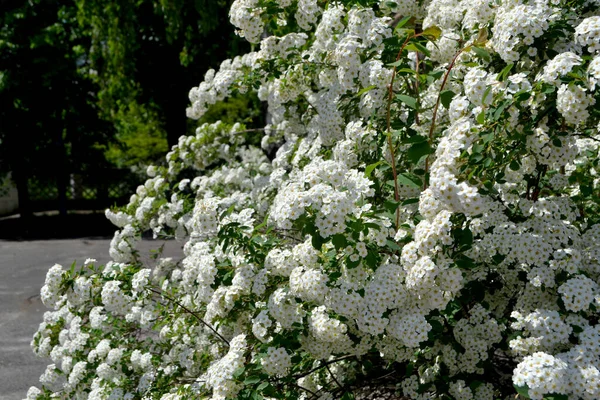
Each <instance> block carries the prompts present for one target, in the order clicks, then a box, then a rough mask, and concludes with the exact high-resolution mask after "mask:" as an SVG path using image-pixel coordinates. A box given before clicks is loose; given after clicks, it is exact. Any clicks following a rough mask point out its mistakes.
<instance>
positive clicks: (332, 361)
mask: <svg viewBox="0 0 600 400" xmlns="http://www.w3.org/2000/svg"><path fill="white" fill-rule="evenodd" d="M354 357H355V355H354V354H350V355H347V356H343V357H340V358H336V359H335V360H330V361H326V362H324V363H323V364H321V365H319V366H318V367H314V368H313V369H311V370H309V371H307V372H304V373H302V374H298V375H294V376H293V378H294V379H300V378H304V377H305V376H307V375H310V374H312V373H313V372H315V371H318V370H320V369H321V368H325V367H327V366H328V365H330V364H335V363H337V362H340V361H344V360H347V359H349V358H354Z"/></svg>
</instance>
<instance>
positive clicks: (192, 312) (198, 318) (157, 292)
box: [148, 287, 229, 346]
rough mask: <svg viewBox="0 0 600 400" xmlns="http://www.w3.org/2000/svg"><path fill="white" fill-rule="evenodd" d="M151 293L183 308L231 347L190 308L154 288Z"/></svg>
mask: <svg viewBox="0 0 600 400" xmlns="http://www.w3.org/2000/svg"><path fill="white" fill-rule="evenodd" d="M148 290H149V291H151V292H152V293H156V294H158V295H159V296H162V297H164V298H165V299H167V300H169V301H170V302H172V303H175V304H177V305H178V306H179V307H181V308H183V309H184V310H185V311H186V312H187V313H188V314H190V315H192V316H194V317H195V318H196V319H197V320H198V321H200V322H201V323H202V324H203V325H204V326H206V327H207V328H208V329H210V330H211V331H213V332H214V334H215V335H217V336H218V337H219V339H221V340H222V341H223V342H225V344H226V345H227V346H229V342H228V341H227V339H225V338H224V337H223V336H222V335H221V334H220V333H219V332H217V330H216V329H215V328H213V327H212V326H211V325H210V324H209V323H207V322H205V321H204V320H203V319H202V318H200V316H199V315H198V314H197V313H195V312H194V311H192V310H190V309H189V308H187V307H186V306H184V305H183V304H181V303H180V302H178V301H177V300H175V299H174V298H172V297H169V296H168V295H166V294H165V293H164V292H161V291H158V290H156V289H154V288H150V287H149V288H148Z"/></svg>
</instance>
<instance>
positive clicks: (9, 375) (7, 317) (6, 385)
mask: <svg viewBox="0 0 600 400" xmlns="http://www.w3.org/2000/svg"><path fill="white" fill-rule="evenodd" d="M109 243H110V240H107V239H70V240H39V241H28V242H11V241H0V400H19V399H23V398H24V397H25V395H26V393H27V389H29V387H30V386H32V385H37V383H38V379H39V376H40V375H41V374H42V373H43V372H44V370H45V369H46V365H47V364H48V363H49V362H51V361H50V360H45V359H39V358H37V357H36V356H35V355H34V354H33V352H32V351H31V349H30V347H29V343H30V342H31V339H32V337H33V334H34V333H35V331H36V330H37V328H38V326H39V324H40V322H42V319H43V314H44V312H45V311H46V308H45V307H44V305H43V304H42V303H41V301H40V297H39V293H40V288H41V287H42V286H43V285H44V279H45V277H46V271H47V270H48V269H49V268H50V267H51V266H52V265H54V264H57V263H58V264H61V265H63V266H64V267H68V266H70V265H71V264H72V263H73V261H75V260H76V261H77V263H78V264H79V265H81V264H83V262H84V261H85V259H86V258H95V259H96V260H98V262H99V263H106V262H107V261H108V260H110V257H109V256H108V247H109ZM161 243H162V242H154V241H151V240H147V241H146V240H145V241H143V242H142V244H141V246H140V247H139V249H140V253H141V254H142V255H144V254H146V255H148V254H149V250H150V249H154V248H157V247H158V246H160V244H161ZM179 249H180V245H179V244H178V243H176V242H167V243H166V246H165V251H164V253H163V254H165V256H172V257H177V256H179V255H180V254H181V251H180V250H179Z"/></svg>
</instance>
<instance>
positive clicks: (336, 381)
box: [325, 365, 343, 388]
mask: <svg viewBox="0 0 600 400" xmlns="http://www.w3.org/2000/svg"><path fill="white" fill-rule="evenodd" d="M325 368H327V372H329V375H331V377H332V378H333V381H334V382H335V383H336V384H337V385H338V386H339V387H340V388H342V387H343V386H342V385H341V384H340V382H339V381H338V380H337V378H336V377H335V375H333V372H331V368H329V365H326V366H325Z"/></svg>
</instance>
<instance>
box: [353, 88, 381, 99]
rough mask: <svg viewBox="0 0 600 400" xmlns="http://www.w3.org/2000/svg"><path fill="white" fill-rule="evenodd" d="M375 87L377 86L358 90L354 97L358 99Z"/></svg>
mask: <svg viewBox="0 0 600 400" xmlns="http://www.w3.org/2000/svg"><path fill="white" fill-rule="evenodd" d="M376 87H377V86H375V85H371V86H367V87H366V88H363V89H361V90H359V91H358V93H356V97H360V96H362V95H363V94H365V93H367V92H368V91H371V90H373V89H375V88H376Z"/></svg>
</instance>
